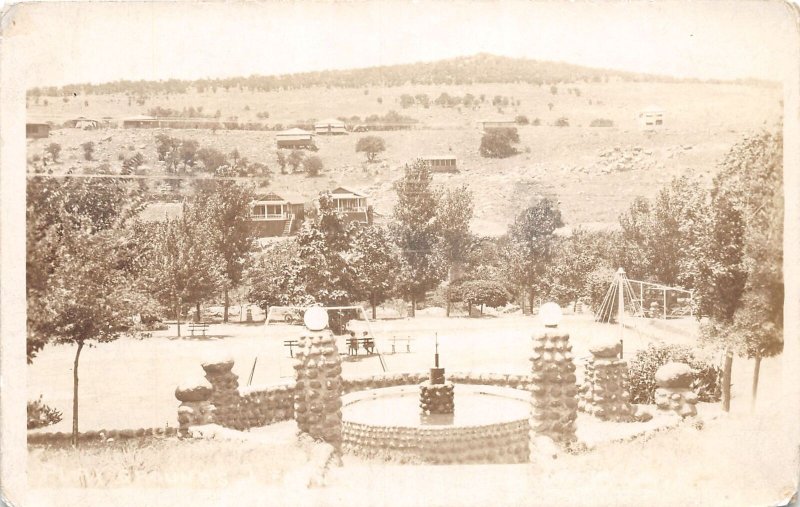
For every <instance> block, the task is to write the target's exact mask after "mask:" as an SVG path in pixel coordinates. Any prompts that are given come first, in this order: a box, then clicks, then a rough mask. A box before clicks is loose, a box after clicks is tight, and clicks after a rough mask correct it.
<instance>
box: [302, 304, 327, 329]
mask: <svg viewBox="0 0 800 507" xmlns="http://www.w3.org/2000/svg"><path fill="white" fill-rule="evenodd" d="M303 323H304V324H305V325H306V327H307V328H308V329H310V330H311V331H322V330H323V329H325V328H326V327H328V312H327V311H325V309H324V308H322V307H319V306H314V307H311V308H309V309H308V310H306V313H305V314H303Z"/></svg>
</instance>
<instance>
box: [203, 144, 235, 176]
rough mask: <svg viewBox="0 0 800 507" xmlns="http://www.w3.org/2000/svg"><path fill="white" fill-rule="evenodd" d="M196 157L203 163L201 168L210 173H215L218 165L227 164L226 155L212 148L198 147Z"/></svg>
mask: <svg viewBox="0 0 800 507" xmlns="http://www.w3.org/2000/svg"><path fill="white" fill-rule="evenodd" d="M196 158H197V160H199V161H200V162H202V163H203V168H204V169H205V170H206V171H208V172H210V173H215V172H216V171H217V169H219V168H220V167H222V166H225V165H228V159H227V157H225V155H224V154H223V153H221V152H220V151H218V150H216V149H214V148H206V147H203V148H200V149H199V150H197V157H196Z"/></svg>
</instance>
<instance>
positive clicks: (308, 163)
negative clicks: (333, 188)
mask: <svg viewBox="0 0 800 507" xmlns="http://www.w3.org/2000/svg"><path fill="white" fill-rule="evenodd" d="M303 169H305V171H306V174H307V175H308V176H319V173H320V172H322V159H321V158H319V157H318V156H316V155H314V156H311V157H308V158H307V159H305V160H303Z"/></svg>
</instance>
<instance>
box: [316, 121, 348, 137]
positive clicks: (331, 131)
mask: <svg viewBox="0 0 800 507" xmlns="http://www.w3.org/2000/svg"><path fill="white" fill-rule="evenodd" d="M314 133H315V134H319V135H341V134H347V127H346V126H345V124H344V122H343V121H342V120H337V119H335V118H328V119H327V120H320V121H318V122H316V123H314Z"/></svg>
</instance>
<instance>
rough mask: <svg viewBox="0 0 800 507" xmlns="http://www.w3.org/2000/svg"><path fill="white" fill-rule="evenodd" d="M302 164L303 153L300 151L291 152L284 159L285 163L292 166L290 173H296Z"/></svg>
mask: <svg viewBox="0 0 800 507" xmlns="http://www.w3.org/2000/svg"><path fill="white" fill-rule="evenodd" d="M302 162H303V152H302V151H300V150H292V151H291V153H289V156H288V157H286V163H287V164H289V165H290V166H292V172H296V171H297V168H298V167H300V164H301V163H302Z"/></svg>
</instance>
